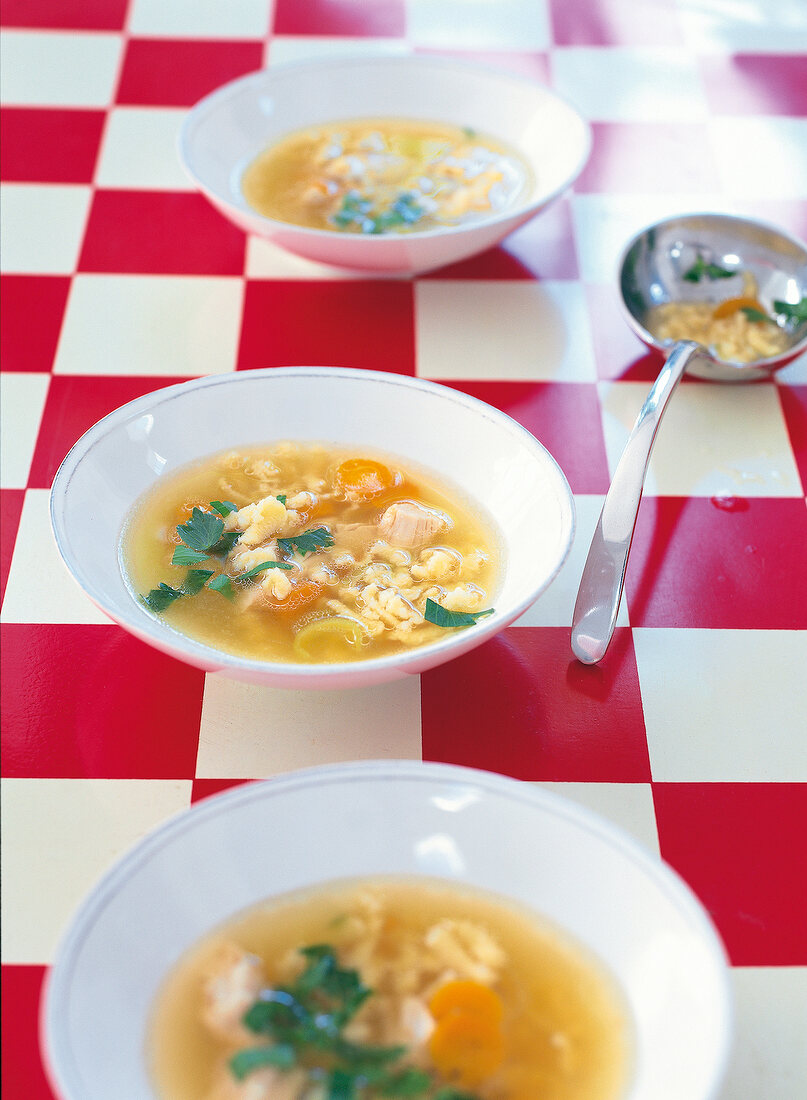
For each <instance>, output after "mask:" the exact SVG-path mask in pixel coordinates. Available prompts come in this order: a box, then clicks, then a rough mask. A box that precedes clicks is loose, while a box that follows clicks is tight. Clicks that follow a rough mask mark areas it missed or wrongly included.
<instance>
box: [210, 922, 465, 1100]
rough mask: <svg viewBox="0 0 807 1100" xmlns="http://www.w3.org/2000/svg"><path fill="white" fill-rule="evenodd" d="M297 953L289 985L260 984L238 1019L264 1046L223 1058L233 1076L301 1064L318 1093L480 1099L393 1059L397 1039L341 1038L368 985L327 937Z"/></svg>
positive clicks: (344, 1098) (340, 1097) (346, 1097)
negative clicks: (300, 960)
mask: <svg viewBox="0 0 807 1100" xmlns="http://www.w3.org/2000/svg"><path fill="white" fill-rule="evenodd" d="M300 954H301V955H303V956H304V957H305V960H306V965H305V968H304V969H303V971H302V973H301V974H299V975H298V977H297V978H295V979H294V981H293V982H291V983H290V984H289V985H286V986H277V987H269V988H265V989H263V990H261V992H260V994H259V996H258V999H257V1000H256V1001H255V1002H254V1003H253V1004H252V1005H251V1006H250V1007H249V1008H248V1009H247V1011H246V1013H245V1014H244V1016H243V1018H242V1022H243V1024H244V1026H245V1027H247V1028H248V1029H249V1030H250V1031H252V1032H253V1033H254V1034H255V1035H256V1036H264V1037H266V1039H267V1041H268V1044H271V1045H257V1046H249V1047H246V1048H245V1049H244V1050H241V1051H239V1052H238V1053H237V1054H235V1055H234V1056H233V1057H232V1058H231V1059H230V1063H229V1065H230V1070H231V1072H232V1073H233V1075H234V1076H235V1077H237V1078H238V1080H242V1079H243V1078H244V1077H246V1076H247V1075H248V1074H249V1073H251V1072H252V1071H253V1070H256V1069H259V1068H261V1067H262V1066H265V1065H274V1066H278V1067H279V1068H282V1069H285V1068H290V1067H291V1066H293V1065H300V1066H304V1067H305V1068H306V1070H307V1072H308V1073H309V1074H310V1077H309V1081H310V1082H311V1083H313V1082H314V1081H317V1082H319V1083H320V1087H322V1088H323V1090H324V1091H323V1100H359V1098H360V1097H361V1098H362V1100H371V1098H373V1097H377V1098H379V1100H380V1098H382V1097H389V1098H390V1100H479V1097H477V1096H474V1095H472V1094H471V1093H465V1092H460V1091H458V1090H457V1089H455V1088H452V1087H450V1086H441V1085H440V1084H439V1082H437V1081H436V1080H435V1079H434V1076H433V1075H432V1074H431V1073H429V1072H428V1071H426V1070H423V1069H420V1068H418V1067H416V1066H406V1065H404V1066H400V1065H398V1066H396V1065H394V1063H395V1062H397V1061H398V1059H399V1058H400V1057H401V1056H402V1055H404V1054H405V1053H406V1047H404V1046H389V1047H384V1046H372V1045H369V1044H367V1045H365V1044H362V1043H357V1042H352V1041H350V1040H348V1039H346V1038H345V1036H344V1034H343V1029H344V1027H345V1025H346V1024H347V1023H348V1022H349V1021H350V1020H351V1019H352V1018H353V1016H354V1015H355V1014H356V1012H357V1011H358V1009H359V1008H360V1007H361V1005H362V1004H364V1002H365V1000H366V999H367V998H368V997H370V996H372V990H370V989H369V988H368V987H367V986H366V985H365V984H364V982H363V981H362V979H361V975H360V974H359V972H358V971H357V970H350V969H346V968H343V967H342V966H340V964H339V960H338V958H337V956H336V953H335V951H334V949H333V947H331V946H330V945H329V944H327V943H315V944H311V945H310V946H308V947H303V948H301V949H300ZM317 1095H319V1092H318V1093H317Z"/></svg>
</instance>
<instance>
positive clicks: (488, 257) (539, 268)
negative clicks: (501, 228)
mask: <svg viewBox="0 0 807 1100" xmlns="http://www.w3.org/2000/svg"><path fill="white" fill-rule="evenodd" d="M579 275H580V273H579V270H578V266H577V252H576V250H575V245H574V230H573V226H572V216H571V210H570V207H569V203H568V201H567V200H565V199H563V200H560V201H559V202H555V203H553V204H552V206H550V207H549V208H548V209H547V210H544V211H542V212H541V213H540V214H539V215H538V216H537V217H536V218H533V219H532V220H531V221H528V222H527V223H526V225H523V226H522V227H521V228H520V229H516V230H515V232H513V233H511V234H510V235H509V236H508V237H505V239H504V241H503V242H502V244H500V245H498V246H497V247H496V248H489V249H488V250H487V251H486V252H482V253H480V254H479V255H478V256H471V257H470V258H469V259H467V260H461V261H459V262H458V263H455V264H449V265H448V266H447V267H441V268H440V269H439V270H438V271H432V272H429V273H428V274H426V275H424V276H423V278H426V279H577V278H579Z"/></svg>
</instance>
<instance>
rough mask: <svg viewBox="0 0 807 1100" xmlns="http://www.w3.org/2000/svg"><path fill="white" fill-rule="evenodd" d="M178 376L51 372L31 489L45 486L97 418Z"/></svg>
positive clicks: (151, 391)
mask: <svg viewBox="0 0 807 1100" xmlns="http://www.w3.org/2000/svg"><path fill="white" fill-rule="evenodd" d="M183 381H185V379H182V378H131V377H124V378H91V377H87V378H83V377H82V378H78V377H71V376H62V375H58V374H55V375H54V376H53V377H52V378H51V380H50V386H49V387H48V396H47V400H46V401H45V408H44V411H43V413H42V421H41V424H40V429H39V436H38V438H37V444H36V449H35V451H34V457H33V461H32V462H31V472H30V474H29V477H28V484H29V487H30V488H32V489H49V488H50V486H51V483H52V481H53V477H54V474H55V473H56V471H57V470H58V468H59V464H60V463H61V461H62V459H63V458H64V456H65V455H66V454H67V452H68V451H69V450H70V448H71V447H72V446H73V444H74V443H75V442H76V440H77V439H78V438H79V437H80V436H82V435H83V434H84V432H86V431H88V430H89V429H90V428H91V427H92V426H93V424H95V422H96V421H97V420H100V419H101V417H102V416H106V414H107V413H110V412H112V411H113V410H114V409H119V408H120V406H121V405H125V404H126V403H127V402H128V401H134V399H135V398H136V397H142V396H143V394H144V393H153V392H154V391H155V390H159V389H162V388H163V387H164V386H171V385H174V383H176V382H183Z"/></svg>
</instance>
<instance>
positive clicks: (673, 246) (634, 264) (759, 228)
mask: <svg viewBox="0 0 807 1100" xmlns="http://www.w3.org/2000/svg"><path fill="white" fill-rule="evenodd" d="M698 260H701V261H703V262H704V263H705V264H715V265H717V266H718V267H720V268H721V269H723V270H724V271H733V272H735V274H734V275H733V276H732V277H730V278H721V279H708V278H704V279H701V280H700V281H699V282H692V281H690V279H687V277H686V276H687V273H690V272H691V271H692V268H693V265H695V264H696V263H697V262H698ZM744 272H748V273H749V274H750V275H752V276H753V278H754V280H755V282H756V284H757V298H758V299H759V302H760V304H761V305H763V306H764V307H765V309H766V311H767V312H768V313H769V314H770V315H773V313H774V306H773V303H774V302H776V301H784V302H789V303H792V304H794V305H795V304H796V303H797V302H799V301H801V299H803V298H807V245H805V244H804V243H803V242H802V241H800V240H798V239H797V238H796V237H794V236H791V235H790V234H788V233H785V232H784V230H782V229H778V228H776V227H775V226H772V225H767V224H766V223H765V222H760V221H755V220H752V219H750V218H739V217H735V216H733V215H730V214H685V215H682V216H678V217H673V218H666V219H665V220H664V221H661V222H656V223H655V224H654V225H650V226H648V227H647V228H646V229H643V230H642V231H641V232H640V233H637V235H636V236H635V237H634V238H633V240H631V241H630V242H629V243H628V245H626V247H625V249H624V251H623V253H622V257H621V259H620V262H619V291H620V302H621V306H622V310H623V313H624V316H625V319H626V320H627V322H628V324H629V325H630V327H631V328H632V329H633V331H634V332H635V333H636V335H637V336H638V337H639V339H640V340H642V341H643V343H645V344H647V345H648V346H649V347H652V348H655V349H656V350H658V351H661V352H664V353H665V354H667V353H669V352H670V351H671V349H672V346H673V344H672V341H669V340H667V341H662V340H659V339H657V338H656V337H655V336H654V335H653V334H652V332H651V331H650V330H649V328H648V314H649V312H650V310H651V309H653V308H654V307H655V306H660V305H663V304H665V303H667V302H693V301H701V302H703V301H705V302H713V303H714V304H715V305H717V304H718V303H719V302H721V301H723V300H724V299H726V298H739V297H742V295H743V292H744V283H743V273H744ZM783 331H784V332H785V333H786V336H787V341H788V343H787V348H786V349H785V350H784V351H782V352H781V353H780V354H778V355H776V356H771V357H769V358H765V359H755V360H752V361H750V362H747V363H738V362H729V361H724V360H721V359H719V358H717V356H716V355H715V353H714V351H713V350H710V349H708V348H707V349H706V350H707V351H709V355H708V356H706V355H698V356H696V357H695V358H694V359H693V360H692V361H691V362H690V363H689V364H688V365H687V367H686V372H687V373H688V374H691V375H694V376H696V377H699V378H708V379H709V380H710V381H713V382H752V381H754V380H757V379H761V378H769V377H770V376H771V374H772V373H773V371H776V370H778V369H779V368H780V367H783V366H785V364H787V363H790V362H792V361H793V360H794V359H795V358H796V357H797V356H799V355H800V354H802V352H804V351H805V350H807V321H803V322H802V323H801V324H800V325H793V324H791V325H789V326H788V327H786V328H784V329H783Z"/></svg>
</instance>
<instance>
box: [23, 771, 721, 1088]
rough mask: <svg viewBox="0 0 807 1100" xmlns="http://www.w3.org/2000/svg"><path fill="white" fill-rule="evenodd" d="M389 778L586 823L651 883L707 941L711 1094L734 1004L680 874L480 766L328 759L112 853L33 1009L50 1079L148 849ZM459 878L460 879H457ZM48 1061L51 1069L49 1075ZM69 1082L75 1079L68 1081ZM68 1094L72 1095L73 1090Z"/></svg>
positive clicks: (212, 802)
mask: <svg viewBox="0 0 807 1100" xmlns="http://www.w3.org/2000/svg"><path fill="white" fill-rule="evenodd" d="M384 780H393V781H396V782H399V783H400V782H406V783H408V784H412V783H413V784H415V785H417V784H425V785H426V786H430V785H435V786H438V785H443V784H447V783H448V784H450V783H455V784H459V785H462V786H465V787H467V786H476V787H477V788H478V789H481V790H483V791H484V792H485V793H487V794H491V795H497V796H500V797H504V798H507V799H508V800H511V801H515V802H521V803H525V804H527V805H528V806H531V807H533V808H535V809H538V810H541V811H543V812H546V813H549V814H550V815H552V816H554V817H555V818H557V819H559V820H562V821H565V822H568V823H569V824H570V825H572V826H573V827H578V828H581V829H584V830H586V831H587V832H589V833H591V834H593V835H594V836H596V837H597V838H598V839H600V840H601V841H602V842H603V843H604V844H606V845H608V846H609V847H610V848H612V849H613V850H614V852H615V853H617V854H618V855H620V856H622V857H624V858H625V859H627V860H628V861H629V862H631V863H633V864H634V866H636V867H638V868H639V869H640V871H641V872H642V874H643V875H644V876H646V877H647V878H648V879H649V880H650V881H651V882H652V883H653V885H654V886H656V888H657V889H658V890H659V891H660V892H661V893H662V894H663V896H664V897H665V898H666V899H667V900H668V901H669V902H670V904H671V905H672V906H673V908H674V909H675V910H676V911H677V912H678V913H679V914H681V915H682V916H683V917H684V918H685V919H686V921H687V922H688V923H690V924H691V927H692V928H693V929H694V931H695V932H696V933H697V935H698V938H699V941H700V942H701V943H702V944H703V945H704V946H705V947H707V948H708V954H709V958H710V961H711V962H712V964H713V971H714V978H715V987H716V989H717V990H718V995H719V998H720V1004H721V1008H722V1012H721V1019H720V1021H719V1024H720V1026H719V1037H718V1043H717V1044H716V1046H715V1049H714V1053H713V1057H712V1065H711V1076H710V1079H709V1080H708V1081H706V1082H705V1084H706V1085H707V1091H706V1092H705V1093H704V1094H703V1097H702V1100H716V1097H717V1095H718V1092H717V1090H718V1089H719V1087H720V1085H721V1083H722V1081H723V1078H724V1075H725V1071H726V1067H727V1063H728V1058H729V1054H730V1051H731V1047H732V1031H733V1022H734V1004H733V996H732V989H731V982H730V969H729V968H730V960H729V958H728V954H727V951H726V947H725V945H724V944H723V941H722V939H721V938H720V935H719V933H718V931H717V929H716V927H715V925H714V923H713V921H712V920H711V918H710V916H709V914H708V912H707V910H706V908H705V906H704V905H703V903H702V902H701V901H700V900H699V899H698V898H697V896H696V895H695V893H694V891H693V889H692V888H691V887H690V886H689V885H688V883H687V882H686V881H685V880H684V879H683V877H682V876H681V875H680V874H679V873H678V872H677V871H676V870H675V869H674V868H673V867H672V866H671V865H670V864H668V863H667V862H666V861H664V860H663V859H662V858H655V857H654V856H653V855H652V854H651V853H650V852H649V850H648V849H646V848H645V847H644V846H643V845H642V844H640V843H639V841H637V840H635V839H634V838H633V837H632V836H631V835H630V834H629V833H628V832H627V831H626V830H625V829H623V828H622V827H621V826H619V825H617V824H615V823H613V822H611V821H609V820H608V819H607V818H605V817H603V816H601V815H600V814H598V813H596V812H595V811H594V810H591V809H589V808H588V807H587V806H585V805H583V804H581V803H578V802H574V801H572V800H571V799H569V798H567V797H565V796H563V795H561V794H558V793H557V792H555V791H551V790H547V789H546V788H545V787H539V786H536V785H535V784H532V783H528V782H525V781H522V780H518V779H515V778H513V777H511V776H507V775H504V774H501V773H494V772H490V771H486V770H484V769H477V768H472V767H467V766H465V765H459V764H448V763H443V762H437V761H419V760H407V759H391V760H359V761H349V762H341V763H336V764H320V765H316V766H313V767H308V768H302V769H297V770H294V771H291V772H287V773H285V774H283V775H279V776H276V777H273V778H269V779H258V780H251V781H248V782H247V783H241V784H239V785H238V786H236V787H233V788H229V789H228V790H225V791H219V792H217V793H215V794H212V795H210V796H208V797H207V798H205V799H203V800H202V801H201V802H197V803H195V804H193V805H192V806H191V807H189V808H188V809H184V810H180V811H178V812H176V813H174V814H172V815H171V816H170V817H168V818H166V819H165V820H164V821H163V822H162V823H161V824H159V825H157V826H156V827H155V828H153V829H152V830H151V831H150V832H148V833H147V834H146V835H145V836H144V837H142V838H141V839H140V840H139V841H137V842H136V843H135V844H134V845H132V846H131V847H130V848H129V849H128V850H127V851H126V852H124V853H123V854H122V855H120V856H119V857H118V858H117V859H116V860H115V862H114V863H113V864H112V865H111V866H110V867H109V868H108V869H107V870H106V871H105V872H104V873H103V875H101V876H100V878H98V879H97V880H96V882H95V884H94V885H93V887H92V888H91V889H90V891H89V893H87V894H86V895H85V897H84V898H83V900H82V901H81V903H80V905H79V906H78V908H77V909H76V910H75V912H74V913H73V915H72V917H71V919H70V923H69V925H68V926H67V928H66V930H65V931H64V933H63V935H62V938H61V940H60V942H59V944H58V946H57V949H56V952H55V954H54V958H53V962H52V963H51V965H50V967H49V969H48V971H47V973H46V975H45V981H44V986H43V993H42V998H41V1001H40V1009H39V1036H40V1047H41V1050H42V1052H43V1060H44V1063H45V1067H46V1069H47V1073H48V1077H49V1079H50V1080H51V1082H52V1083H54V1084H59V1085H60V1084H61V1083H62V1082H64V1081H66V1083H67V1087H68V1088H70V1089H72V1087H73V1086H72V1084H71V1082H70V1080H69V1078H67V1077H64V1076H60V1075H59V1073H66V1072H67V1070H66V1069H65V1063H66V1062H67V1064H68V1065H69V1067H70V1072H75V1071H74V1067H73V1065H72V1055H71V1052H70V1050H69V1047H67V1043H66V1039H65V1037H64V1035H62V1036H61V1037H60V1036H59V1028H58V1023H59V1020H60V1019H61V1009H62V1006H63V1004H65V1003H67V1001H68V999H69V994H70V985H71V978H72V975H73V970H74V966H75V962H76V958H77V955H78V952H79V951H80V950H81V947H82V945H83V944H84V943H85V942H86V939H87V938H88V937H89V936H90V935H91V933H92V931H93V926H94V923H95V921H96V920H97V918H98V916H99V915H100V914H101V913H102V911H103V910H104V909H105V907H106V906H107V904H108V903H109V902H110V901H111V900H112V899H113V898H114V897H115V895H116V893H117V890H118V888H119V887H120V886H121V885H122V884H124V883H125V882H126V880H127V879H128V878H130V877H131V875H132V874H134V873H137V871H138V870H139V869H140V868H141V867H142V866H143V865H144V864H145V863H147V862H148V860H149V859H150V858H151V856H152V854H153V853H155V852H158V851H160V850H161V849H163V848H164V847H166V846H168V845H170V844H171V843H172V842H173V841H174V839H175V838H176V837H177V836H179V835H181V834H183V833H185V832H187V831H188V830H192V829H194V828H195V827H196V824H197V822H203V821H207V820H209V819H211V818H215V817H220V816H222V815H226V814H227V812H228V811H229V810H230V808H231V807H235V808H237V807H239V806H240V805H242V804H244V803H248V802H260V801H264V800H265V799H269V800H271V799H272V798H273V797H274V796H275V795H276V794H278V795H283V794H284V793H285V792H287V791H293V790H296V789H301V788H302V789H311V790H315V789H316V788H317V787H318V786H321V785H323V784H337V785H339V784H347V785H352V784H354V783H364V784H368V783H371V784H373V783H378V782H379V781H384ZM458 881H465V880H463V879H462V877H461V876H460V877H459V878H458ZM57 1065H58V1067H59V1073H57ZM76 1080H77V1081H78V1077H77V1078H76ZM72 1095H74V1096H76V1097H77V1096H78V1095H79V1094H78V1093H73V1094H72Z"/></svg>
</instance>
